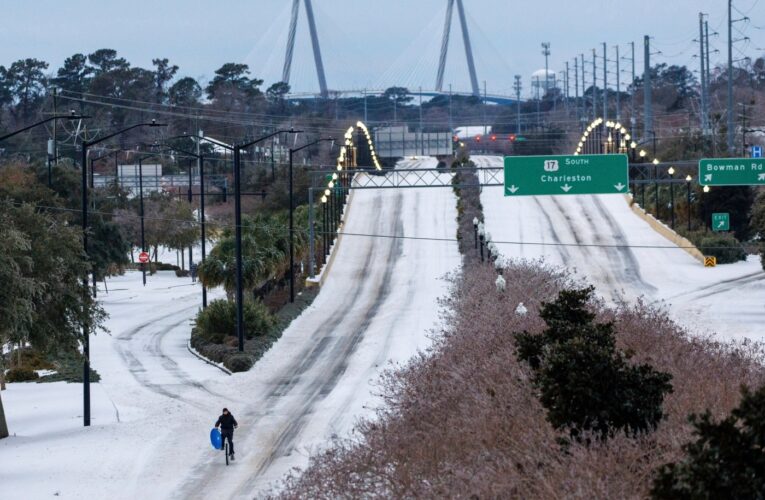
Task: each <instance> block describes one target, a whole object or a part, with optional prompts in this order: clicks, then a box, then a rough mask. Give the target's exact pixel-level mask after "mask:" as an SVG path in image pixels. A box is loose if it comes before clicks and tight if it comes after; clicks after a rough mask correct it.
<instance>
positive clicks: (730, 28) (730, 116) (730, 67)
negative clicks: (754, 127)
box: [728, 0, 749, 153]
mask: <svg viewBox="0 0 765 500" xmlns="http://www.w3.org/2000/svg"><path fill="white" fill-rule="evenodd" d="M732 16H733V0H728V153H733V143H734V139H735V131H734V130H733V127H734V125H733V44H734V43H736V42H741V41H743V40H749V37H748V36H745V37H744V38H739V39H738V40H734V39H733V23H738V22H741V21H748V20H749V18H748V17H746V16H744V17H742V18H740V19H733V17H732Z"/></svg>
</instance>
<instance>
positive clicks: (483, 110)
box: [481, 80, 486, 135]
mask: <svg viewBox="0 0 765 500" xmlns="http://www.w3.org/2000/svg"><path fill="white" fill-rule="evenodd" d="M481 111H482V114H483V135H486V80H484V81H483V106H481Z"/></svg>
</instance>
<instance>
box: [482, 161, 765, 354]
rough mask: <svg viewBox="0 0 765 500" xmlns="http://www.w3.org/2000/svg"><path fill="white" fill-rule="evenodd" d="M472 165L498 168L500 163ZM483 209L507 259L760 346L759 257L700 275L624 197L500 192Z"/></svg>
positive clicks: (764, 314)
mask: <svg viewBox="0 0 765 500" xmlns="http://www.w3.org/2000/svg"><path fill="white" fill-rule="evenodd" d="M474 160H475V162H476V164H477V165H478V166H493V167H501V166H502V158H501V157H491V156H477V157H474ZM481 203H482V204H483V208H484V217H485V222H486V229H487V231H488V232H489V233H491V235H492V238H493V239H494V241H495V242H497V246H498V247H499V249H500V252H501V253H502V254H503V255H505V256H507V257H524V258H539V257H544V259H545V260H546V261H548V262H550V263H553V264H557V265H562V266H565V267H568V268H570V269H575V270H576V271H577V273H578V274H579V275H581V276H583V277H586V278H587V279H588V280H589V281H590V282H592V283H593V284H594V285H595V286H596V287H597V288H598V292H599V293H600V294H601V295H602V296H603V297H604V298H605V299H607V300H609V301H611V302H614V303H619V302H622V301H624V300H634V299H635V298H637V297H640V296H643V297H645V298H646V299H647V300H649V301H664V302H666V304H667V306H668V307H669V310H670V312H671V314H672V315H673V317H675V318H676V319H677V320H679V321H681V322H682V323H684V324H685V325H687V326H689V327H690V328H693V329H695V330H698V331H704V332H708V331H714V332H717V333H719V334H720V335H721V336H722V338H727V339H734V338H735V339H740V338H744V337H746V338H751V339H757V340H760V339H762V333H763V332H762V325H763V324H765V305H763V303H762V301H761V297H762V296H763V292H764V291H765V273H763V271H762V268H761V266H760V263H759V259H758V258H756V257H751V258H750V259H749V260H748V261H746V262H741V263H738V264H728V265H720V266H718V267H716V268H704V267H703V266H702V265H701V264H700V263H699V262H698V261H697V260H695V259H693V258H692V257H691V256H690V255H689V254H688V253H686V252H685V251H683V250H682V249H679V248H677V247H676V246H674V245H673V244H672V243H671V242H670V241H669V240H667V239H666V238H664V237H663V236H661V235H659V234H658V233H657V232H656V231H655V230H653V229H652V228H651V227H650V226H649V225H648V224H647V223H646V222H645V221H643V220H642V219H640V218H639V217H637V216H636V215H635V214H634V213H633V212H632V210H631V209H630V207H629V205H628V203H627V201H626V199H625V197H624V196H622V195H598V196H575V195H571V196H528V197H527V196H523V197H505V196H504V194H503V189H502V188H501V187H487V188H484V189H483V191H482V193H481ZM502 242H505V243H502ZM521 242H522V244H521Z"/></svg>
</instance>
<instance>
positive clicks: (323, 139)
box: [290, 137, 335, 153]
mask: <svg viewBox="0 0 765 500" xmlns="http://www.w3.org/2000/svg"><path fill="white" fill-rule="evenodd" d="M334 140H335V139H334V137H322V138H321V139H316V140H315V141H313V142H309V143H308V144H304V145H303V146H300V147H299V148H295V149H290V152H291V153H297V152H298V151H300V150H303V149H305V148H307V147H310V146H313V145H314V144H318V143H320V142H323V141H334Z"/></svg>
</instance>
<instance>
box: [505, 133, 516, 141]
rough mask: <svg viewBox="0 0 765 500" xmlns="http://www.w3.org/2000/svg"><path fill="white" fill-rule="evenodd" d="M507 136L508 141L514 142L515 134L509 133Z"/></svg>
mask: <svg viewBox="0 0 765 500" xmlns="http://www.w3.org/2000/svg"><path fill="white" fill-rule="evenodd" d="M507 138H508V140H509V141H510V142H515V134H510V135H509V136H507Z"/></svg>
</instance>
